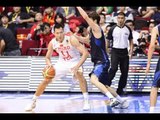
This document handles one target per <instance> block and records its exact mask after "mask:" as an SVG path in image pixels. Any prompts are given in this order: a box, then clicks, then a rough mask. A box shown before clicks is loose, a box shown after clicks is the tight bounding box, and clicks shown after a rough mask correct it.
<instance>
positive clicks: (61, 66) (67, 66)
mask: <svg viewBox="0 0 160 120" xmlns="http://www.w3.org/2000/svg"><path fill="white" fill-rule="evenodd" d="M78 62H79V61H78ZM78 62H77V61H76V62H67V63H66V62H65V63H63V62H57V63H56V64H55V65H54V67H55V70H56V74H55V77H54V79H55V80H56V79H60V78H62V77H66V75H67V74H68V73H70V74H72V73H71V68H73V67H74V66H75V65H77V63H78ZM78 71H80V72H83V69H82V66H81V67H80V68H79V70H78Z"/></svg>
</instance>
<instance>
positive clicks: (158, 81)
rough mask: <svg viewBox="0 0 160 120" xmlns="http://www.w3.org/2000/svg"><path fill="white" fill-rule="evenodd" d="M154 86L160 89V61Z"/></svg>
mask: <svg viewBox="0 0 160 120" xmlns="http://www.w3.org/2000/svg"><path fill="white" fill-rule="evenodd" d="M152 86H153V87H160V59H159V60H158V63H157V67H156V70H155V74H154V80H153V83H152Z"/></svg>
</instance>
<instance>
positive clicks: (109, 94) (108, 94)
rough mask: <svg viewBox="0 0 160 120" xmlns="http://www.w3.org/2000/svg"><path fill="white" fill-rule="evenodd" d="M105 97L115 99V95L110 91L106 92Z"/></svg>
mask: <svg viewBox="0 0 160 120" xmlns="http://www.w3.org/2000/svg"><path fill="white" fill-rule="evenodd" d="M105 95H106V96H107V97H109V99H112V98H114V97H113V95H112V94H111V93H110V92H109V91H108V92H106V93H105Z"/></svg>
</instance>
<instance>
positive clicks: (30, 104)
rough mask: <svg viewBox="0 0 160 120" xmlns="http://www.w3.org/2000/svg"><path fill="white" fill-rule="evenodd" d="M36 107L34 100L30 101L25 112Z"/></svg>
mask: <svg viewBox="0 0 160 120" xmlns="http://www.w3.org/2000/svg"><path fill="white" fill-rule="evenodd" d="M35 107H36V100H34V99H33V100H32V101H31V102H30V103H29V104H28V105H27V106H26V107H25V111H32V110H33V109H35Z"/></svg>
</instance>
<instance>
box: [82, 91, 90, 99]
mask: <svg viewBox="0 0 160 120" xmlns="http://www.w3.org/2000/svg"><path fill="white" fill-rule="evenodd" d="M83 97H84V100H85V101H88V100H89V97H88V92H85V93H83Z"/></svg>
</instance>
